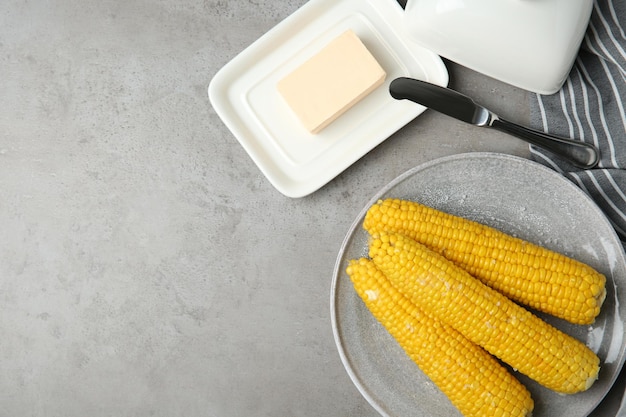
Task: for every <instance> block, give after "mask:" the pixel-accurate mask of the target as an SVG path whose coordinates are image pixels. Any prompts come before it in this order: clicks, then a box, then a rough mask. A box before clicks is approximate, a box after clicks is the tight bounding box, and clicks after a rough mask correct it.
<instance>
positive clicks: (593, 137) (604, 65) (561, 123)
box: [531, 0, 626, 241]
mask: <svg viewBox="0 0 626 417" xmlns="http://www.w3.org/2000/svg"><path fill="white" fill-rule="evenodd" d="M625 30H626V0H596V1H595V4H594V9H593V13H592V17H591V21H590V24H589V27H588V29H587V33H586V36H585V39H584V41H583V44H582V46H581V50H580V52H579V54H578V57H577V59H576V62H575V65H574V67H573V69H572V71H571V73H570V75H569V78H568V79H567V81H566V83H565V85H564V86H563V88H562V89H561V90H560V91H559V92H558V93H556V94H553V95H535V96H533V97H532V98H531V124H532V126H533V127H535V128H537V129H540V130H544V131H546V132H550V133H554V134H558V135H561V136H565V137H570V138H577V139H580V140H583V141H585V142H590V143H594V144H595V145H597V146H598V147H599V148H600V152H601V160H600V163H599V164H598V166H597V168H594V169H592V170H586V171H585V170H579V169H577V168H575V167H573V166H572V165H570V164H568V163H566V162H563V161H561V160H559V159H558V158H556V157H553V156H552V155H550V154H549V153H547V152H544V151H542V150H540V149H538V148H535V147H531V155H532V157H533V159H535V160H537V161H539V162H541V163H543V164H545V165H547V166H549V167H551V168H553V169H555V170H556V171H558V172H560V173H562V174H563V175H564V176H566V177H567V178H569V179H570V180H571V181H573V182H574V183H575V184H577V185H578V186H579V187H580V188H582V189H583V190H584V191H585V192H586V193H587V194H589V195H590V196H591V197H592V198H593V199H594V200H595V202H596V203H597V204H598V205H599V206H600V207H601V208H602V209H603V210H604V212H605V213H606V215H607V217H608V218H609V219H610V221H611V222H612V223H613V226H614V227H615V229H616V231H617V232H618V234H619V235H620V236H621V238H622V240H623V241H626V111H625V108H626V34H625Z"/></svg>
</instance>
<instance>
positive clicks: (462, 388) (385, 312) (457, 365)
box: [347, 258, 533, 417]
mask: <svg viewBox="0 0 626 417" xmlns="http://www.w3.org/2000/svg"><path fill="white" fill-rule="evenodd" d="M347 273H348V275H349V276H350V279H351V281H352V283H353V285H354V288H355V290H356V292H357V293H358V294H359V296H360V297H361V299H362V300H363V302H364V303H365V305H366V306H367V308H368V309H369V310H370V311H371V312H372V314H373V316H374V317H375V318H376V319H377V320H378V321H379V322H380V323H381V324H382V325H383V327H385V328H386V329H387V330H388V331H389V332H390V334H391V335H392V336H393V337H394V338H395V339H396V341H397V342H398V343H399V345H400V346H401V347H402V348H403V349H404V351H405V352H406V353H407V355H408V356H409V357H410V358H411V359H412V360H413V361H414V362H415V363H416V364H417V365H418V366H419V367H420V369H421V370H422V371H423V372H424V374H425V375H426V376H428V377H429V378H430V379H431V380H432V381H433V382H434V383H435V385H437V386H438V387H439V389H440V390H441V391H442V392H443V393H444V394H445V395H446V396H447V397H448V399H449V400H450V401H451V402H452V404H454V406H455V407H457V409H458V410H459V411H460V412H461V413H462V414H463V415H465V416H467V417H469V416H476V417H484V416H492V415H502V416H529V415H530V414H531V411H532V410H533V400H532V398H531V396H530V393H529V392H528V390H527V389H526V387H524V386H523V385H522V384H521V383H520V382H519V381H518V380H517V379H516V378H515V377H514V376H513V375H511V374H510V373H509V372H508V371H507V370H506V369H505V368H504V367H503V366H502V365H501V364H500V363H499V362H498V361H497V360H496V359H495V358H494V357H493V356H491V355H489V354H488V353H487V352H485V350H484V349H482V348H480V347H479V346H477V345H476V344H474V343H472V342H470V341H469V340H468V339H467V338H465V337H464V336H462V335H461V334H460V333H459V332H457V331H456V330H454V329H453V328H451V327H450V326H447V325H445V324H442V323H441V322H440V321H438V320H435V319H433V318H432V317H429V316H427V315H426V314H424V313H423V312H422V311H421V310H420V309H419V308H418V307H416V306H415V305H414V304H412V303H411V302H410V301H409V300H408V299H406V298H405V297H404V296H403V295H401V294H400V293H398V291H397V290H396V289H395V288H394V287H393V286H392V285H391V283H390V282H389V280H387V278H386V277H385V276H384V275H383V273H382V272H380V270H379V269H378V268H376V266H375V265H374V264H373V263H372V261H370V260H368V259H364V258H361V259H358V260H352V261H350V263H349V265H348V268H347Z"/></svg>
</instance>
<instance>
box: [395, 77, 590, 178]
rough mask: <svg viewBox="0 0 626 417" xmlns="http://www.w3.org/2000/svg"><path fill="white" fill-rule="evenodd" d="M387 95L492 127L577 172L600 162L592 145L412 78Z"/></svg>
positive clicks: (398, 82)
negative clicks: (517, 120) (510, 118)
mask: <svg viewBox="0 0 626 417" xmlns="http://www.w3.org/2000/svg"><path fill="white" fill-rule="evenodd" d="M389 93H390V94H391V96H392V97H393V98H395V99H397V100H410V101H413V102H415V103H418V104H421V105H423V106H425V107H428V108H430V109H433V110H436V111H438V112H440V113H443V114H446V115H448V116H451V117H454V118H455V119H458V120H461V121H463V122H465V123H469V124H473V125H475V126H480V127H492V128H494V129H497V130H499V131H502V132H505V133H508V134H510V135H513V136H516V137H518V138H520V139H523V140H525V141H526V142H528V143H531V144H533V145H536V146H538V147H540V148H542V149H545V150H547V151H550V152H551V153H553V154H555V155H557V156H559V157H561V158H563V159H565V160H567V161H568V162H570V163H571V164H572V165H574V166H577V167H579V168H584V169H589V168H593V167H595V166H596V165H597V164H598V161H599V159H600V152H599V150H598V149H597V148H596V147H595V146H594V145H592V144H589V143H585V142H582V141H578V140H573V139H566V138H562V137H559V136H555V135H550V134H548V133H544V132H541V131H538V130H533V129H530V128H527V127H524V126H521V125H518V124H515V123H512V122H509V121H507V120H504V119H502V118H501V117H498V115H496V114H495V113H493V112H492V111H490V110H489V109H487V108H485V107H483V106H481V105H479V104H477V103H476V102H475V101H474V100H472V98H470V97H468V96H466V95H464V94H461V93H459V92H458V91H455V90H452V89H450V88H446V87H441V86H438V85H435V84H432V83H428V82H426V81H422V80H417V79H414V78H407V77H400V78H396V79H394V80H393V81H392V82H391V83H390V85H389Z"/></svg>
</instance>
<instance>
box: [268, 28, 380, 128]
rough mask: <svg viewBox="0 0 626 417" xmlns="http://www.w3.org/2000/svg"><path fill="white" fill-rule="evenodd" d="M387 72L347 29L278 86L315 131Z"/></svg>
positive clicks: (355, 101) (351, 103)
mask: <svg viewBox="0 0 626 417" xmlns="http://www.w3.org/2000/svg"><path fill="white" fill-rule="evenodd" d="M385 75H386V74H385V71H384V70H383V68H382V67H381V66H380V64H378V62H377V61H376V59H375V58H374V57H373V56H372V54H371V53H370V52H369V51H368V50H367V48H366V47H365V45H363V43H362V42H361V40H360V39H359V38H358V36H357V35H356V34H355V33H354V32H353V31H352V30H347V31H346V32H344V33H343V34H342V35H340V36H339V37H337V38H335V39H334V40H333V41H331V42H330V43H329V44H328V45H327V46H326V47H324V48H323V49H322V50H321V51H320V52H318V53H317V54H316V55H314V56H313V57H312V58H310V59H309V60H308V61H306V62H304V63H303V64H302V65H301V66H299V67H298V68H296V69H295V70H294V71H293V72H292V73H290V74H288V75H287V76H286V77H285V78H283V79H281V80H280V81H279V82H278V84H277V89H278V91H279V93H280V94H281V95H282V96H283V98H284V99H285V101H286V102H287V104H288V105H289V107H291V109H292V110H293V112H294V113H295V114H296V116H297V117H298V119H300V121H301V122H302V124H303V125H304V127H305V128H306V129H307V130H308V131H309V132H311V133H313V134H315V133H319V132H320V131H321V130H322V129H324V128H325V127H326V126H328V125H329V124H330V123H331V122H332V121H333V120H335V119H337V118H338V117H339V116H340V115H341V114H343V113H345V112H346V111H347V110H348V109H349V108H350V107H352V106H354V105H355V104H356V103H357V102H358V101H360V100H361V99H362V98H364V97H365V96H366V95H368V94H369V93H371V92H372V91H373V90H374V89H376V87H378V86H379V85H381V84H382V83H383V81H384V80H385Z"/></svg>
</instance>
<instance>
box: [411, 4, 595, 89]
mask: <svg viewBox="0 0 626 417" xmlns="http://www.w3.org/2000/svg"><path fill="white" fill-rule="evenodd" d="M592 7H593V0H408V2H407V5H406V9H405V18H404V24H405V27H406V30H407V33H409V35H410V36H411V38H412V40H413V41H415V42H417V43H418V44H420V45H422V46H424V47H425V48H427V49H430V50H431V51H433V52H435V53H436V54H438V55H441V56H442V57H444V58H447V59H449V60H451V61H454V62H456V63H458V64H461V65H463V66H466V67H468V68H471V69H473V70H475V71H478V72H481V73H483V74H486V75H488V76H490V77H493V78H496V79H498V80H501V81H504V82H506V83H509V84H512V85H514V86H517V87H520V88H523V89H526V90H530V91H533V92H536V93H540V94H552V93H555V92H557V91H558V90H559V89H560V88H561V86H562V85H563V83H564V82H565V79H566V78H567V75H568V73H569V71H570V70H571V68H572V65H573V63H574V60H575V58H576V55H577V53H578V50H579V48H580V44H581V42H582V39H583V36H584V34H585V30H586V28H587V25H588V23H589V19H590V17H591V10H592Z"/></svg>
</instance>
